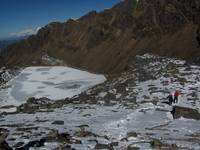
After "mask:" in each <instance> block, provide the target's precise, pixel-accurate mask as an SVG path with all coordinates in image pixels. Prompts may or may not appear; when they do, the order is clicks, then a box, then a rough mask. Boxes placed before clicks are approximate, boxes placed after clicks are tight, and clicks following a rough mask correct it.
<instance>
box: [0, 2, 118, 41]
mask: <svg viewBox="0 0 200 150" xmlns="http://www.w3.org/2000/svg"><path fill="white" fill-rule="evenodd" d="M119 1H120V0H0V39H5V38H9V37H15V36H16V37H17V36H20V35H23V34H26V33H27V32H28V33H35V32H36V31H37V30H38V29H39V27H42V26H45V25H46V24H48V23H49V22H52V21H60V22H64V21H66V20H67V19H69V18H73V19H77V18H79V17H81V16H83V15H84V14H86V13H87V12H89V11H91V10H96V11H102V10H104V9H107V8H111V7H112V6H113V5H114V4H116V3H118V2H119Z"/></svg>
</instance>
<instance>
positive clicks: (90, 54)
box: [0, 0, 200, 73]
mask: <svg viewBox="0 0 200 150" xmlns="http://www.w3.org/2000/svg"><path fill="white" fill-rule="evenodd" d="M199 25H200V1H199V0H139V2H137V1H136V0H124V1H123V2H120V3H119V4H117V5H116V6H114V7H113V8H111V9H109V10H105V11H103V12H101V13H97V12H95V11H91V12H90V13H88V14H87V15H85V16H83V17H81V18H80V19H78V20H72V19H70V20H68V21H67V22H64V23H58V22H54V23H50V24H49V25H47V26H45V27H44V28H42V29H41V30H40V31H39V32H38V34H37V35H35V36H31V37H30V38H28V39H27V40H23V41H21V42H19V43H17V44H14V45H11V46H9V47H8V48H6V49H5V50H4V53H3V55H2V57H3V59H2V60H1V61H2V62H0V63H1V64H2V65H8V66H15V65H19V66H29V65H41V57H42V55H43V54H45V53H47V54H48V55H50V56H53V57H55V58H59V59H61V60H63V61H64V62H66V63H67V64H68V65H70V66H74V67H81V68H85V69H88V70H90V71H95V72H101V73H113V72H119V71H122V70H123V69H125V68H126V66H127V65H128V63H129V62H130V60H131V59H133V58H134V56H135V55H136V54H142V53H147V52H152V53H155V54H159V55H164V56H169V57H178V58H183V59H186V60H189V61H191V60H193V61H196V62H199V58H200V57H199V56H200V48H199V46H200V26H199Z"/></svg>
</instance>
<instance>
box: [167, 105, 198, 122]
mask: <svg viewBox="0 0 200 150" xmlns="http://www.w3.org/2000/svg"><path fill="white" fill-rule="evenodd" d="M171 113H172V116H173V118H174V119H178V118H180V117H184V118H187V119H195V120H200V113H199V112H198V110H196V109H192V108H186V107H181V106H174V107H173V109H172V111H171Z"/></svg>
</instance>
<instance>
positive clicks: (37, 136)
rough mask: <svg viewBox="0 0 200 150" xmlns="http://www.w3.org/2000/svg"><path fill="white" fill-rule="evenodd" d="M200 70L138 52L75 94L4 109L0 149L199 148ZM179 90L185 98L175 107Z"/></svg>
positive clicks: (33, 101)
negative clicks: (171, 99) (115, 72)
mask: <svg viewBox="0 0 200 150" xmlns="http://www.w3.org/2000/svg"><path fill="white" fill-rule="evenodd" d="M199 74H200V66H195V65H190V64H188V63H186V62H185V61H182V60H177V59H170V58H166V57H159V56H155V55H150V54H145V55H140V56H136V58H135V59H134V60H133V61H132V62H131V65H130V67H129V68H128V69H127V70H126V71H125V72H123V73H121V74H120V75H119V76H116V77H113V78H112V79H108V80H107V81H106V82H104V83H102V84H100V85H97V86H95V87H93V88H91V89H89V90H87V91H85V92H83V93H81V94H79V95H77V96H75V97H73V98H66V99H61V100H57V101H56V100H50V99H48V98H39V99H36V98H30V99H28V100H27V102H26V103H24V104H22V105H20V106H18V107H17V109H16V110H14V111H12V112H3V113H1V114H0V119H1V121H0V132H1V134H0V148H1V146H3V147H4V148H5V147H8V144H9V146H11V147H12V148H13V149H15V150H24V149H25V150H26V149H30V150H74V149H76V150H83V149H84V150H102V149H106V150H132V149H142V150H143V149H150V150H151V149H152V150H155V149H163V150H164V149H167V150H199V149H200V101H199V98H200V94H199V91H200V87H199V85H200V78H199ZM176 89H178V90H180V91H181V96H180V97H179V102H178V104H173V105H172V106H170V105H168V104H167V101H168V100H167V98H166V97H167V96H168V94H169V93H170V92H173V91H175V90H176ZM11 107H14V106H7V107H1V108H0V111H2V110H4V111H5V110H6V108H7V109H9V108H11ZM5 140H6V142H7V143H8V144H7V143H6V142H5ZM6 150H8V148H7V149H6Z"/></svg>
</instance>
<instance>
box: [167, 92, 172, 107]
mask: <svg viewBox="0 0 200 150" xmlns="http://www.w3.org/2000/svg"><path fill="white" fill-rule="evenodd" d="M167 98H168V100H169V105H172V102H173V95H172V94H169V95H168V96H167Z"/></svg>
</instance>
